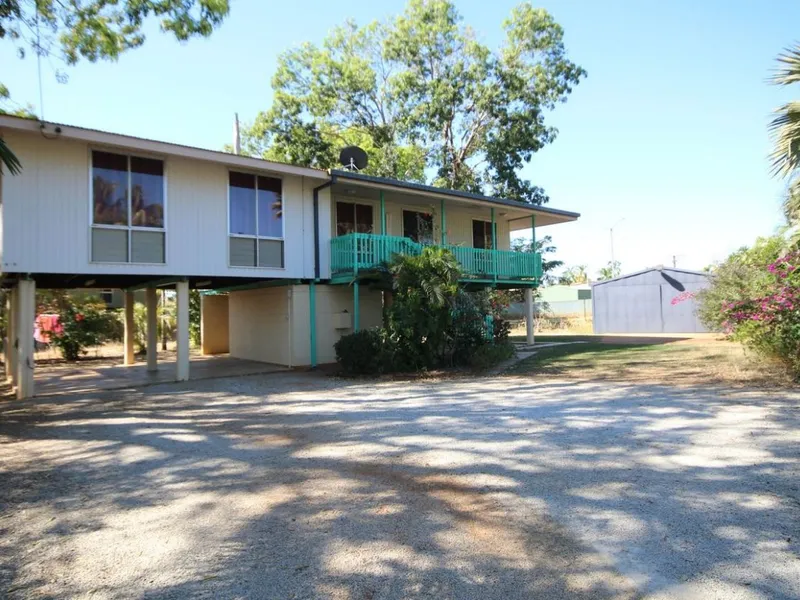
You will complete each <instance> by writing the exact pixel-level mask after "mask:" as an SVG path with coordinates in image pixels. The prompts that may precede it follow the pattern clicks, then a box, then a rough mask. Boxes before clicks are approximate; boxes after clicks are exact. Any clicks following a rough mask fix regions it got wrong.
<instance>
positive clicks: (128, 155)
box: [87, 145, 169, 266]
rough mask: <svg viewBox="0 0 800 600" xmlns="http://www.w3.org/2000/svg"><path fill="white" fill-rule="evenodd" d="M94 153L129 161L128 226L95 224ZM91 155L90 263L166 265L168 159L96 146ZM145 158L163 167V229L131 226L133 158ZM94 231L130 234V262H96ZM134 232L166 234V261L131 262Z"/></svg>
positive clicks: (89, 170)
mask: <svg viewBox="0 0 800 600" xmlns="http://www.w3.org/2000/svg"><path fill="white" fill-rule="evenodd" d="M94 152H104V153H106V154H117V155H120V156H124V157H125V158H126V159H127V161H128V192H127V196H128V207H127V208H128V215H127V218H128V225H106V224H103V223H95V222H94V164H93V161H92V155H93V153H94ZM88 153H89V168H88V169H87V172H88V174H89V245H88V252H89V263H90V264H95V265H142V266H159V265H166V264H168V261H169V256H168V249H169V247H168V245H167V233H168V230H167V225H168V221H167V218H168V217H167V215H168V213H169V210H168V208H167V207H168V204H167V202H168V199H167V179H168V177H169V162H168V161H167V157H165V156H160V155H157V154H147V153H142V152H129V151H127V150H124V149H123V150H121V149H119V148H105V147H103V146H94V145H90V146H89V148H88ZM134 157H135V158H144V159H148V160H158V161H161V164H162V166H163V175H162V180H163V181H162V187H163V190H162V193H163V198H164V205H163V206H164V208H163V213H164V224H163V225H162V226H161V227H144V226H142V225H131V223H132V222H133V214H132V211H131V208H132V207H131V203H132V201H133V197H132V190H131V158H134ZM94 229H111V230H116V231H127V232H128V236H127V237H128V260H127V261H124V262H121V261H116V260H115V261H109V260H94V258H93V257H92V231H93V230H94ZM132 231H149V232H151V233H152V232H160V233H163V234H164V261H163V262H158V263H151V262H144V263H143V262H134V261H133V260H131V257H132V255H133V253H132V252H131V249H132V245H133V241H132V240H133V236H132V235H131V232H132Z"/></svg>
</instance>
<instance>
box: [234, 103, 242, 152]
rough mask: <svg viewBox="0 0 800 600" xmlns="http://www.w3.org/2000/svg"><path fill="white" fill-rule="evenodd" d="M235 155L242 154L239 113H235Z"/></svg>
mask: <svg viewBox="0 0 800 600" xmlns="http://www.w3.org/2000/svg"><path fill="white" fill-rule="evenodd" d="M233 153H234V154H241V153H242V136H241V135H240V134H239V113H233Z"/></svg>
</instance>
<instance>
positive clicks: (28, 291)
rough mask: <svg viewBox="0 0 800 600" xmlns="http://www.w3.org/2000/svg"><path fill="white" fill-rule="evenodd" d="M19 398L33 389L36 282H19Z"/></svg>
mask: <svg viewBox="0 0 800 600" xmlns="http://www.w3.org/2000/svg"><path fill="white" fill-rule="evenodd" d="M17 294H18V297H17V331H16V335H17V398H19V399H23V398H30V397H31V396H33V394H34V390H33V369H34V361H33V322H34V320H35V319H36V283H35V282H34V281H33V280H32V279H22V280H20V282H19V283H18V284H17Z"/></svg>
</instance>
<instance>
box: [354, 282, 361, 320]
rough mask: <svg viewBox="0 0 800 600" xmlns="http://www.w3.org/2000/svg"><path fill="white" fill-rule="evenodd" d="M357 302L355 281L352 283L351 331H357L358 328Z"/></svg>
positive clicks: (356, 284)
mask: <svg viewBox="0 0 800 600" xmlns="http://www.w3.org/2000/svg"><path fill="white" fill-rule="evenodd" d="M358 300H359V298H358V280H356V281H354V282H353V331H358V330H359V327H360V317H361V315H360V313H359V306H358Z"/></svg>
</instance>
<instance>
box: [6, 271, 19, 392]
mask: <svg viewBox="0 0 800 600" xmlns="http://www.w3.org/2000/svg"><path fill="white" fill-rule="evenodd" d="M18 298H19V294H18V293H17V288H16V287H13V288H11V289H10V290H9V292H8V302H7V304H6V306H7V307H8V313H7V314H6V329H7V332H6V334H7V336H8V338H7V340H6V342H7V347H6V378H7V379H8V381H10V382H11V385H12V386H13V385H16V384H17V313H18V311H19V303H18V302H17V299H18Z"/></svg>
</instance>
